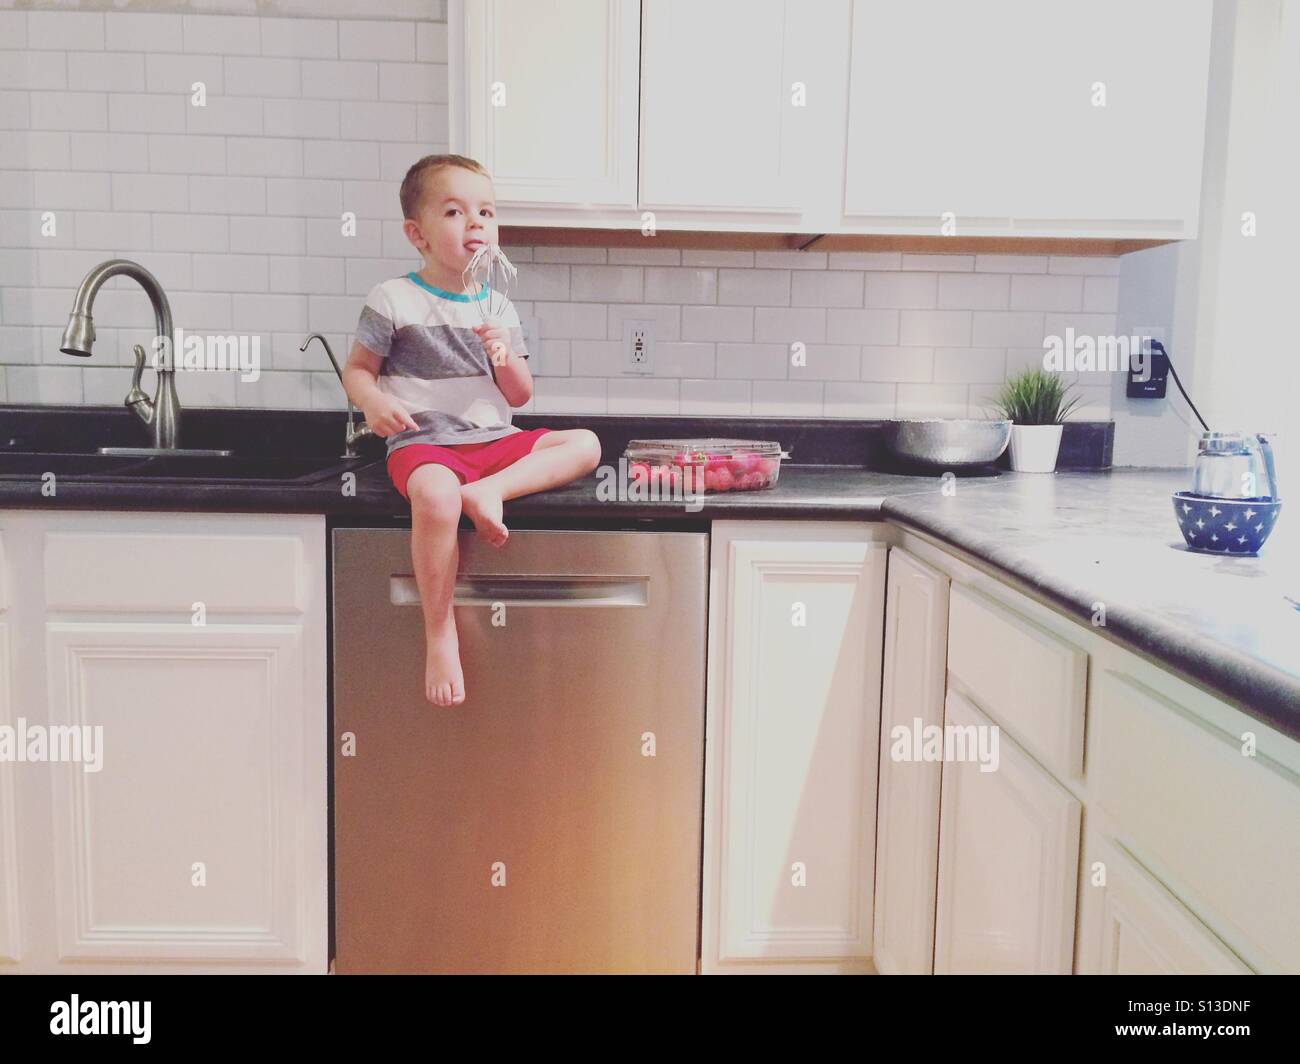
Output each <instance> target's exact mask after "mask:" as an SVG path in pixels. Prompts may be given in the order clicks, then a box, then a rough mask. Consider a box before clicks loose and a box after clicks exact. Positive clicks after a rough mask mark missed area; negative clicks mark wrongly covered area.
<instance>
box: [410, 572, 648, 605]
mask: <svg viewBox="0 0 1300 1064" xmlns="http://www.w3.org/2000/svg"><path fill="white" fill-rule="evenodd" d="M649 583H650V579H649V577H647V576H615V575H600V576H586V575H545V576H544V575H540V574H523V573H514V574H491V575H489V574H484V575H474V574H472V573H462V574H461V575H460V576H459V577H458V578H457V580H456V590H455V592H454V594H453V598H452V605H454V606H495V605H496V604H497V603H502V604H504V605H506V606H564V607H574V606H603V607H609V606H614V607H618V606H645V605H646V604H647V602H648V599H649V594H648V593H649ZM388 599H389V602H391V603H392V604H393V605H394V606H418V605H420V589H419V587H418V585H417V584H416V582H415V577H414V576H412V575H411V574H409V573H394V574H392V575H391V576H390V577H389V582H388Z"/></svg>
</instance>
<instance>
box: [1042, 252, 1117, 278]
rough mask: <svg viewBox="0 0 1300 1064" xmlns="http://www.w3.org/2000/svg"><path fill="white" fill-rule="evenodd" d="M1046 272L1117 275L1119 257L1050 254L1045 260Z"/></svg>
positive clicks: (1103, 275)
mask: <svg viewBox="0 0 1300 1064" xmlns="http://www.w3.org/2000/svg"><path fill="white" fill-rule="evenodd" d="M1047 272H1048V273H1085V274H1092V275H1095V276H1102V277H1118V276H1119V258H1118V257H1115V256H1109V257H1106V256H1096V257H1093V256H1084V255H1080V256H1070V255H1052V256H1051V257H1050V258H1049V259H1048V260H1047Z"/></svg>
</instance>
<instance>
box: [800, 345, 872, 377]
mask: <svg viewBox="0 0 1300 1064" xmlns="http://www.w3.org/2000/svg"><path fill="white" fill-rule="evenodd" d="M861 377H862V349H861V348H860V347H850V346H847V345H840V344H810V345H808V346H807V347H806V348H805V350H804V352H803V357H802V360H801V361H797V360H796V359H795V358H794V357H791V360H790V370H789V378H790V380H792V381H801V380H809V381H856V380H860V379H861Z"/></svg>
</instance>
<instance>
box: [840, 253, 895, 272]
mask: <svg viewBox="0 0 1300 1064" xmlns="http://www.w3.org/2000/svg"><path fill="white" fill-rule="evenodd" d="M827 259H828V262H827V266H828V267H829V268H830V269H832V270H897V269H899V268H900V266H901V265H902V262H903V256H902V255H901V254H899V252H897V251H832V252H831V253H830V254H829V255H828V256H827Z"/></svg>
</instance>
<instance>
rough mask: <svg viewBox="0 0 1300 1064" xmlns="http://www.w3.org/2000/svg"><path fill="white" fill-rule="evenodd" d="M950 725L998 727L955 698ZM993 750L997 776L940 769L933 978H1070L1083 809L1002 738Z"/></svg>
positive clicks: (970, 768) (971, 765) (952, 766)
mask: <svg viewBox="0 0 1300 1064" xmlns="http://www.w3.org/2000/svg"><path fill="white" fill-rule="evenodd" d="M944 725H945V728H961V729H964V730H965V734H966V735H967V736H972V737H973V736H974V735H975V734H976V732H975V731H973V730H972V729H984V730H985V734H988V732H987V730H988V729H992V728H995V727H996V725H995V724H994V723H993V722H992V721H991V720H990V719H989V718H988V717H986V716H985V715H984V714H983V713H981V712H980V711H979V710H978V709H976V708H975V707H974V706H973V705H972V704H971V703H970V702H969V701H967V700H966V699H965V698H964V697H962V696H961V695H960V694H958V693H956V692H955V691H952V690H949V692H948V698H947V704H946V712H945V717H944ZM997 749H998V759H997V764H996V768H995V769H994V770H993V771H984V770H983V769H984V767H985V766H983V765H981V763H980V762H979V761H977V760H974V759H971V758H968V759H965V760H958V759H956V758H954V759H951V760H945V762H944V766H943V790H942V797H941V800H940V816H939V893H938V907H937V912H936V920H935V922H936V928H935V947H934V970H935V972H936V973H937V974H941V975H953V974H974V973H987V974H1025V975H1032V974H1061V975H1068V974H1069V972H1070V970H1071V966H1072V962H1073V957H1074V915H1075V893H1076V879H1077V875H1078V867H1079V824H1080V812H1081V808H1082V807H1081V805H1080V803H1079V801H1078V800H1077V799H1076V798H1075V797H1074V796H1073V795H1071V794H1070V793H1069V792H1068V791H1066V790H1065V789H1064V788H1063V787H1062V786H1061V785H1060V784H1059V783H1057V782H1056V780H1054V779H1053V778H1052V777H1051V776H1049V775H1048V774H1047V772H1045V771H1044V770H1043V769H1042V768H1041V767H1040V766H1039V765H1038V764H1037V763H1036V762H1035V761H1034V760H1033V759H1032V758H1031V757H1030V756H1029V755H1028V754H1026V753H1025V752H1024V751H1023V750H1022V749H1021V748H1020V747H1019V746H1018V745H1017V744H1016V743H1015V742H1014V741H1013V740H1012V739H1011V738H1010V737H1009V736H1008V735H1007V734H1006V732H1005V731H1003V732H1000V733H999V735H998V746H997Z"/></svg>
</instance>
